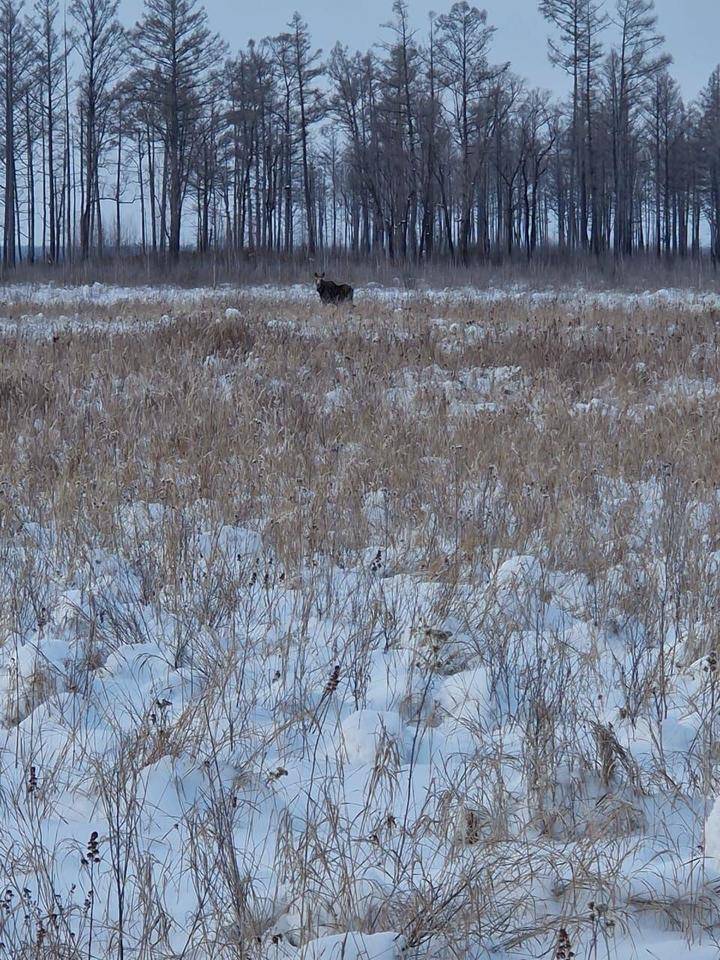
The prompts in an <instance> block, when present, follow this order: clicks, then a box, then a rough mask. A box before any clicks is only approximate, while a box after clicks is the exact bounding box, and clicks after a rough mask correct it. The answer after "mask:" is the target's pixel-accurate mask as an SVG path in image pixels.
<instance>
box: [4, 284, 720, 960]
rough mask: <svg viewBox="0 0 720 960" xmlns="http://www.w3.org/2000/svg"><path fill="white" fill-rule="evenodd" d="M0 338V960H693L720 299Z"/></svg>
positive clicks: (299, 313)
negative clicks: (574, 959)
mask: <svg viewBox="0 0 720 960" xmlns="http://www.w3.org/2000/svg"><path fill="white" fill-rule="evenodd" d="M1 299H2V304H3V305H2V307H1V308H0V314H2V317H1V318H0V417H1V418H2V427H1V429H0V588H1V589H0V958H2V960H5V958H9V960H36V958H47V960H74V958H77V960H81V958H84V960H93V958H95V960H106V958H119V960H400V958H413V960H416V958H417V960H421V958H422V960H425V958H428V960H465V958H472V960H480V958H485V957H488V956H491V955H492V956H493V957H496V958H498V960H509V958H529V957H540V956H544V957H549V958H553V960H569V958H570V957H571V956H576V957H587V958H591V960H603V958H615V960H633V958H641V957H642V958H661V960H667V958H671V960H679V958H680V957H685V956H687V957H692V958H693V960H718V957H720V800H718V802H717V804H715V800H716V798H718V797H720V671H719V669H718V655H719V654H720V609H719V608H720V295H717V294H709V293H708V294H697V295H695V294H692V293H682V292H678V291H673V290H668V291H661V292H659V293H657V294H648V295H630V294H622V293H617V294H613V293H589V292H583V291H582V290H576V289H569V288H568V289H567V290H565V291H561V292H559V293H558V292H552V291H551V292H544V293H530V292H528V291H527V290H525V289H523V288H521V287H516V288H508V289H498V290H491V291H480V290H472V289H464V290H453V291H443V290H439V289H437V290H427V291H422V290H419V291H410V292H402V291H393V290H390V289H385V288H380V287H370V288H364V289H358V290H357V291H356V296H355V303H354V304H348V305H342V306H341V307H333V306H323V305H321V304H320V303H319V302H318V299H317V296H316V294H315V291H314V290H313V288H312V287H311V286H310V285H309V284H308V285H305V286H286V287H255V288H245V289H234V288H231V287H218V288H217V289H210V288H207V289H196V290H192V289H190V290H181V289H176V288H126V289H121V288H113V287H109V286H107V287H105V286H99V285H98V286H93V287H79V288H70V287H68V288H64V289H63V288H53V287H49V286H48V287H42V286H31V285H16V286H8V287H5V288H3V290H2V298H1ZM714 804H715V806H714Z"/></svg>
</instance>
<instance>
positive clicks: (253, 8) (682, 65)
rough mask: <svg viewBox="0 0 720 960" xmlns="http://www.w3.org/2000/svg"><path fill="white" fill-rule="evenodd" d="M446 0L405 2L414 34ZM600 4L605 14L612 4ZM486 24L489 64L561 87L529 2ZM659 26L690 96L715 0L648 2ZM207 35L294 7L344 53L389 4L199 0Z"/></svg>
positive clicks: (127, 10)
mask: <svg viewBox="0 0 720 960" xmlns="http://www.w3.org/2000/svg"><path fill="white" fill-rule="evenodd" d="M450 5H451V0H444V2H443V0H410V10H411V15H412V18H413V21H414V23H415V25H416V26H417V28H418V31H419V35H421V36H422V35H424V33H425V31H426V29H427V14H428V11H430V10H434V11H435V12H436V13H443V12H445V11H446V10H447V9H449V7H450ZM613 5H614V4H613V0H608V9H610V8H611V7H612V6H613ZM477 6H479V7H481V8H482V7H485V9H487V12H488V21H489V22H490V23H492V24H494V25H495V26H496V27H497V33H496V34H495V39H494V45H493V51H494V59H495V60H496V61H505V60H510V61H511V62H512V68H513V70H514V71H515V72H516V73H517V74H519V75H520V76H523V77H525V78H526V79H527V80H529V81H530V83H531V84H532V85H533V86H541V87H546V88H548V89H550V90H553V91H555V92H558V93H560V92H563V93H564V92H565V91H566V90H567V79H566V78H565V77H564V76H563V74H562V73H561V72H560V71H559V70H557V69H555V68H553V67H552V66H551V65H550V64H549V63H548V59H547V46H546V36H547V33H548V26H547V24H546V23H545V22H544V21H543V19H542V17H541V16H540V14H539V13H538V11H537V2H536V0H488V2H487V3H482V2H478V3H477ZM655 6H656V10H657V13H658V16H659V21H658V24H659V28H660V30H661V32H662V33H664V34H665V38H666V46H667V50H668V52H669V53H671V54H672V56H673V58H674V61H675V62H674V65H673V67H672V71H673V74H674V76H675V77H676V79H677V80H678V81H679V82H680V85H681V87H682V92H683V95H684V96H685V97H686V98H688V99H692V98H694V97H695V96H696V94H697V93H698V91H699V90H700V88H701V87H702V86H704V84H705V83H706V82H707V79H708V77H709V76H710V73H711V71H712V70H713V69H714V68H715V66H717V64H718V63H719V62H720V0H656V3H655ZM205 7H206V9H207V11H208V15H209V17H210V22H211V25H212V27H213V29H214V30H216V31H217V32H218V33H220V34H221V36H222V37H223V38H224V39H225V40H226V41H227V42H228V44H229V45H230V46H231V48H232V49H238V48H240V47H242V46H244V45H245V43H246V42H247V40H248V39H250V38H251V37H252V38H255V39H260V38H261V37H264V36H267V35H268V34H273V33H279V32H280V31H281V30H282V29H284V27H285V25H286V24H287V22H288V20H289V19H290V17H291V16H292V14H293V12H294V11H295V10H299V11H300V13H301V15H302V16H303V17H304V18H305V19H306V20H307V21H308V23H309V24H310V28H311V32H312V36H313V40H314V42H315V44H316V46H318V47H322V48H323V50H324V51H325V52H328V51H329V50H330V48H331V47H332V46H333V45H334V44H335V41H336V40H340V41H341V43H344V44H347V45H348V46H349V47H350V48H351V49H353V50H355V49H360V50H367V49H368V48H369V47H370V46H371V45H372V44H373V43H374V42H375V41H376V40H378V39H380V38H381V37H382V36H383V34H385V33H386V32H385V31H383V30H381V28H380V24H381V23H383V22H385V21H387V20H389V19H390V17H391V14H392V0H260V2H257V0H256V2H241V0H206V2H205ZM141 8H142V0H121V6H120V13H121V18H122V20H123V22H125V23H126V24H128V25H129V24H130V23H132V22H134V21H135V20H136V19H137V16H138V14H139V12H140V10H141Z"/></svg>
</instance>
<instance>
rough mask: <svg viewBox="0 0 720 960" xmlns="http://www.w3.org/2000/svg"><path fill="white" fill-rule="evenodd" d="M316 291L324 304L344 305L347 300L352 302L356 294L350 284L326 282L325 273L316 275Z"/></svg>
mask: <svg viewBox="0 0 720 960" xmlns="http://www.w3.org/2000/svg"><path fill="white" fill-rule="evenodd" d="M315 289H316V290H317V292H318V293H319V294H320V299H321V300H322V302H323V303H343V301H345V300H352V298H353V292H354V291H353V288H352V287H351V286H350V284H349V283H335V282H334V281H332V280H326V279H325V274H324V273H316V274H315Z"/></svg>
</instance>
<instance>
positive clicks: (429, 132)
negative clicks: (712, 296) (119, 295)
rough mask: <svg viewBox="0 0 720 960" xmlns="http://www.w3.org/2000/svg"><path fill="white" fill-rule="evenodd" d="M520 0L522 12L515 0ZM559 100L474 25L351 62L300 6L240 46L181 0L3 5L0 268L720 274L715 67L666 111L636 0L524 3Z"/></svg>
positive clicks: (399, 15)
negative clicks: (427, 264) (197, 265)
mask: <svg viewBox="0 0 720 960" xmlns="http://www.w3.org/2000/svg"><path fill="white" fill-rule="evenodd" d="M528 2H531V0H528ZM540 10H541V12H542V14H543V15H544V17H545V19H546V21H547V23H548V53H549V56H550V58H551V60H552V62H553V63H554V64H555V65H556V67H557V69H558V70H559V71H562V72H563V73H564V74H565V75H566V76H567V83H566V88H567V90H568V95H567V97H565V98H557V97H554V96H551V95H550V94H549V93H548V92H546V91H543V90H541V89H538V88H535V87H532V86H531V85H529V83H528V82H527V81H526V80H524V79H522V78H521V77H520V76H518V74H517V73H516V72H514V70H513V69H512V66H511V65H510V64H508V63H500V62H498V61H497V59H496V58H495V57H494V56H493V34H494V29H493V27H492V25H491V23H490V22H489V20H488V17H487V15H486V13H485V12H484V11H482V10H479V9H478V8H476V7H474V6H471V5H469V4H468V3H466V2H464V0H463V2H459V3H454V4H453V5H452V6H451V7H450V8H449V9H448V10H447V12H445V13H441V14H438V15H433V16H431V17H430V18H429V20H428V22H427V26H426V28H424V29H423V30H417V29H414V28H413V26H412V25H411V20H410V12H409V9H408V5H407V3H406V2H405V0H396V2H395V3H394V4H393V5H392V9H391V11H389V16H390V20H389V22H388V23H387V24H385V25H383V27H382V29H381V31H379V37H380V39H379V42H378V43H377V44H376V45H375V46H374V47H373V48H372V49H371V50H369V51H367V52H355V51H351V50H349V49H348V48H347V47H344V46H342V45H340V44H337V45H336V46H335V47H334V48H333V49H332V50H330V51H329V52H327V53H325V54H323V53H322V52H321V51H319V50H316V49H315V46H314V44H313V41H312V37H311V34H310V30H309V28H308V25H307V24H306V23H305V21H304V20H303V18H302V16H301V15H300V14H296V15H295V16H294V17H293V18H292V20H291V22H290V23H289V24H288V25H287V26H286V28H285V29H284V30H282V31H281V32H280V33H278V34H277V35H275V36H270V37H267V38H265V39H263V40H260V41H258V42H250V43H249V44H248V45H247V47H246V48H245V49H243V50H241V51H239V52H237V51H231V50H229V49H228V48H227V46H226V44H225V43H224V42H223V41H222V40H221V39H220V38H219V37H218V36H217V35H216V34H214V33H213V32H212V31H211V30H210V28H209V25H208V20H207V16H206V12H205V10H204V8H203V7H202V6H201V5H200V4H199V3H197V2H196V0H146V2H145V7H144V11H143V14H142V17H141V19H140V21H139V22H138V23H137V24H136V25H135V26H134V27H133V28H128V27H126V26H124V25H123V24H122V23H121V22H120V19H119V5H118V2H117V0H70V3H69V5H68V7H67V11H65V10H64V9H63V11H62V13H61V9H60V7H59V4H58V2H57V0H37V2H36V4H35V6H34V7H33V8H32V9H27V8H25V7H24V6H23V3H22V2H20V0H0V35H1V40H2V49H3V60H2V64H0V69H1V70H2V75H1V76H0V86H1V89H2V94H3V106H4V117H3V120H2V121H0V128H1V129H0V136H1V137H2V194H1V195H2V203H3V233H2V261H3V266H4V267H5V268H9V267H13V266H14V265H16V264H17V263H18V262H19V261H21V260H26V261H32V260H33V259H35V258H36V257H40V256H42V258H43V259H44V260H45V261H51V262H57V261H60V260H62V261H65V262H69V261H71V260H75V259H81V258H82V259H87V258H89V257H91V256H96V255H98V254H100V255H102V254H107V253H111V252H113V251H114V250H117V251H119V250H120V249H121V248H123V249H124V248H126V247H128V246H131V245H134V246H135V247H136V248H141V249H142V251H143V252H145V253H154V254H158V255H165V256H167V257H168V258H170V259H172V258H177V257H178V255H179V252H180V249H181V247H184V246H186V245H189V246H194V247H196V249H197V250H198V251H200V252H201V253H202V252H207V251H209V250H219V249H223V250H231V251H236V252H238V253H242V254H244V255H248V256H250V255H253V253H259V252H263V251H264V252H268V253H277V254H291V253H292V252H293V251H299V250H302V251H305V252H306V253H307V254H308V255H309V256H314V255H315V254H316V253H318V252H324V253H326V254H327V253H329V252H330V251H335V252H336V251H338V250H343V251H348V252H351V253H353V254H355V255H357V256H362V255H363V254H372V255H373V256H376V257H377V256H379V255H380V256H383V257H387V258H388V259H401V258H407V259H408V260H420V259H423V260H425V259H435V258H442V257H448V258H452V259H453V260H455V261H457V262H464V263H467V262H469V261H471V260H483V259H491V258H502V257H506V256H508V255H510V256H512V255H522V256H526V257H528V258H532V257H533V256H534V255H536V254H537V252H538V251H540V250H549V249H550V248H552V249H553V250H556V249H559V250H560V251H563V250H567V251H573V252H578V253H582V252H583V251H585V252H587V255H588V256H589V257H592V256H599V255H601V254H608V253H610V252H612V253H614V254H615V256H617V257H619V258H625V257H628V256H629V255H631V254H633V253H637V252H641V251H642V252H645V253H646V254H647V253H648V252H650V253H656V254H657V255H658V256H661V257H662V256H666V255H670V256H673V255H677V256H679V257H691V256H695V257H697V256H699V255H700V254H701V252H702V251H703V250H705V249H706V248H708V247H709V249H710V253H711V255H712V256H713V259H714V260H718V259H720V67H718V68H716V69H715V70H714V72H713V73H712V74H711V76H710V77H709V79H708V82H707V85H706V86H705V88H704V89H703V90H702V91H701V93H700V95H699V96H698V98H697V100H696V101H694V102H690V103H688V102H685V101H684V100H683V97H682V96H681V92H680V89H679V87H678V84H677V82H676V81H675V80H674V79H673V76H672V73H671V58H670V56H669V54H668V52H667V51H666V49H665V41H664V38H663V37H662V35H661V34H660V32H659V30H658V25H657V17H656V15H655V12H654V8H653V0H613V2H611V0H608V2H604V0H542V2H541V3H540Z"/></svg>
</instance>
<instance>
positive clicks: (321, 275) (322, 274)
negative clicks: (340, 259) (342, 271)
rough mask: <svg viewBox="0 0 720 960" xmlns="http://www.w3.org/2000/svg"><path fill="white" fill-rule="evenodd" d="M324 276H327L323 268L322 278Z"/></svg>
mask: <svg viewBox="0 0 720 960" xmlns="http://www.w3.org/2000/svg"><path fill="white" fill-rule="evenodd" d="M324 276H325V271H324V270H323V272H322V273H321V274H320V277H321V278H322V277H324Z"/></svg>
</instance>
